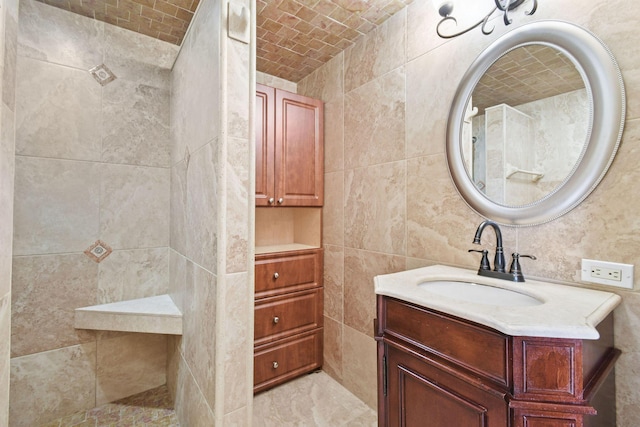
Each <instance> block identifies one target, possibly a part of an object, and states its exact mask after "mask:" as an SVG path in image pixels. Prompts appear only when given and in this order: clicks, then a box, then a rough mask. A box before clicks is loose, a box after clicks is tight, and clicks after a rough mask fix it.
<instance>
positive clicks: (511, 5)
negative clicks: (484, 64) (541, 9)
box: [434, 0, 538, 39]
mask: <svg viewBox="0 0 640 427" xmlns="http://www.w3.org/2000/svg"><path fill="white" fill-rule="evenodd" d="M473 1H475V0H473ZM494 1H495V4H496V5H495V6H494V7H493V8H492V9H491V11H490V12H489V13H487V14H486V16H484V17H483V18H482V19H481V20H479V21H478V22H476V23H475V24H472V25H471V26H470V27H468V28H466V29H464V30H462V31H458V32H456V33H452V34H445V33H443V32H442V31H441V29H440V27H441V26H442V24H444V23H445V22H453V23H454V24H455V25H457V24H458V21H457V19H456V18H454V17H453V16H452V15H451V14H452V13H453V1H451V0H447V1H445V2H441V1H438V0H435V1H434V3H436V4H438V3H439V4H440V6H438V13H439V14H440V16H442V20H441V21H440V22H438V25H437V26H436V32H437V33H438V35H439V36H440V37H442V38H443V39H451V38H453V37H457V36H459V35H461V34H464V33H467V32H469V31H471V30H473V29H474V28H476V27H478V26H480V25H482V28H481V29H482V33H483V34H485V35H486V34H491V33H492V32H493V29H494V27H492V28H487V23H488V22H489V19H490V18H491V17H492V16H493V14H494V13H496V11H497V12H498V13H502V14H503V19H504V25H509V24H511V22H512V20H511V18H509V12H510V11H512V10H514V9H516V8H517V7H518V6H520V5H521V4H522V3H525V2H526V1H527V0H494ZM532 1H533V6H532V7H531V10H527V11H525V15H533V14H534V13H536V9H537V8H538V0H532Z"/></svg>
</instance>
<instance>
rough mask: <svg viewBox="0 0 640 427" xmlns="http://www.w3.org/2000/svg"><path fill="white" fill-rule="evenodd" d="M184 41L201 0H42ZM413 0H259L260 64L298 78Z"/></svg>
mask: <svg viewBox="0 0 640 427" xmlns="http://www.w3.org/2000/svg"><path fill="white" fill-rule="evenodd" d="M38 1H41V2H43V3H46V4H49V5H51V6H55V7H58V8H61V9H64V10H68V11H70V12H74V13H78V14H80V15H84V16H87V17H89V18H94V19H97V20H99V21H103V22H107V23H109V24H113V25H116V26H118V27H122V28H126V29H128V30H132V31H135V32H138V33H141V34H145V35H148V36H151V37H154V38H157V39H160V40H164V41H166V42H169V43H173V44H176V45H180V44H181V43H182V39H183V38H184V36H185V34H186V32H187V28H188V27H189V24H190V22H191V18H193V14H194V12H195V10H196V8H197V7H198V3H199V2H200V0H38ZM412 1H413V0H256V6H257V11H258V16H257V69H258V71H262V72H264V73H268V74H271V75H274V76H277V77H281V78H283V79H286V80H289V81H292V82H298V81H299V80H300V79H302V78H303V77H305V76H306V75H308V74H309V73H311V72H312V71H313V70H315V69H316V68H318V67H319V66H321V65H322V64H324V63H325V62H327V61H328V60H329V59H331V58H333V57H334V56H335V55H336V54H338V53H340V52H341V51H342V50H344V49H345V48H347V47H349V46H350V45H352V44H353V42H354V41H355V39H357V38H358V37H359V36H361V35H363V34H366V33H367V32H369V31H371V30H372V29H374V28H375V27H376V26H377V25H380V24H381V23H382V22H384V21H385V20H386V19H387V18H389V17H390V16H391V15H393V14H394V13H396V12H398V11H399V10H400V9H402V8H403V7H405V6H406V5H407V4H409V3H411V2H412Z"/></svg>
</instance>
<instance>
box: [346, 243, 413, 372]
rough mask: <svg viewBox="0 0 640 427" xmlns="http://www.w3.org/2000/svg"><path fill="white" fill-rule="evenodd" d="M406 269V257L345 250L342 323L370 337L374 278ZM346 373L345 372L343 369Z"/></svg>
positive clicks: (373, 307)
mask: <svg viewBox="0 0 640 427" xmlns="http://www.w3.org/2000/svg"><path fill="white" fill-rule="evenodd" d="M403 270H405V258H404V257H400V256H394V255H385V254H380V253H375V252H367V251H361V250H356V249H348V248H347V249H345V252H344V283H345V284H348V285H346V286H345V288H344V324H345V325H346V326H349V327H351V328H353V329H355V330H357V331H358V332H360V333H362V334H365V335H367V336H370V337H372V338H373V319H375V318H376V295H375V284H374V282H373V278H374V277H375V276H377V275H379V274H388V273H396V272H398V271H403ZM345 375H346V372H345Z"/></svg>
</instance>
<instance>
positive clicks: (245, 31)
mask: <svg viewBox="0 0 640 427" xmlns="http://www.w3.org/2000/svg"><path fill="white" fill-rule="evenodd" d="M249 30H250V19H249V9H247V7H245V6H244V5H242V4H236V3H234V2H232V1H230V2H229V3H228V14H227V34H228V35H229V37H230V38H232V39H234V40H238V41H240V42H242V43H246V44H249V41H250V40H249V39H250V31H249Z"/></svg>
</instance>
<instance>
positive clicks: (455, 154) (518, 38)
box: [445, 20, 625, 227]
mask: <svg viewBox="0 0 640 427" xmlns="http://www.w3.org/2000/svg"><path fill="white" fill-rule="evenodd" d="M535 43H540V44H545V45H548V46H551V47H554V48H556V49H559V50H561V51H562V52H563V53H564V54H566V55H567V56H568V57H569V58H571V59H572V61H574V63H575V64H576V66H577V68H578V69H579V71H580V72H581V74H582V75H583V78H584V79H585V86H586V88H587V91H588V93H589V95H590V97H591V99H592V101H593V102H592V104H591V107H590V113H591V124H592V126H591V129H590V130H589V132H588V134H587V138H588V140H587V142H586V147H585V149H584V150H583V153H582V156H581V158H580V159H579V161H578V164H577V165H576V167H575V168H574V170H573V172H572V174H571V175H570V176H569V177H568V178H567V179H566V180H565V181H564V182H563V183H562V184H561V185H560V186H559V187H558V188H556V190H554V191H553V192H552V193H550V194H549V195H547V196H546V197H544V198H543V199H541V200H539V201H536V202H534V203H531V204H529V205H526V206H519V207H509V206H504V205H501V204H498V203H494V202H492V201H491V200H489V199H488V198H487V197H486V196H485V195H484V194H483V193H482V192H480V191H479V190H478V189H477V188H476V186H475V184H474V183H473V181H472V180H471V178H470V177H469V175H468V173H467V171H466V168H465V164H464V160H463V157H462V147H461V128H462V126H461V124H462V122H463V120H464V114H465V109H466V104H467V102H468V100H469V98H470V96H471V94H472V93H473V90H474V88H475V86H476V84H477V82H478V81H479V80H480V78H481V77H482V75H483V74H484V73H485V72H486V70H487V69H488V68H489V67H490V66H491V65H492V64H493V63H494V62H495V61H496V60H498V59H499V58H500V57H501V56H502V55H504V54H505V53H506V52H508V51H510V50H513V49H515V48H517V47H519V46H522V45H528V44H535ZM624 120H625V91H624V83H623V81H622V74H621V72H620V69H619V67H618V64H617V62H616V60H615V58H614V57H613V54H612V53H611V51H610V50H609V49H608V48H607V46H606V45H605V44H604V43H603V42H602V41H601V40H600V39H599V38H598V37H597V36H595V35H594V34H593V33H591V32H590V31H588V30H586V29H584V28H582V27H580V26H578V25H575V24H571V23H568V22H564V21H556V20H547V21H538V22H534V23H530V24H525V25H523V26H522V27H520V28H518V29H515V30H513V31H511V32H509V33H507V34H505V35H503V36H502V37H500V38H499V39H497V40H496V41H494V42H493V43H492V44H491V45H490V46H489V47H488V48H487V49H485V50H484V51H483V52H482V53H481V54H480V55H479V56H478V57H477V58H476V59H475V60H474V61H473V63H472V65H471V66H470V67H469V69H468V70H467V72H466V73H465V75H464V76H463V77H462V80H461V82H460V85H459V86H458V90H457V91H456V94H455V96H454V101H453V103H452V106H451V110H450V113H449V120H448V124H447V138H446V139H447V141H446V150H445V151H446V157H447V165H448V167H449V172H450V176H451V178H452V180H453V183H454V186H455V187H456V189H457V191H458V193H460V196H461V197H462V198H463V200H464V201H465V202H466V203H467V205H469V207H470V208H471V209H473V210H474V211H476V212H477V213H478V214H480V215H481V216H483V217H485V218H489V219H492V220H494V221H496V222H498V223H500V224H503V225H509V226H516V227H520V226H532V225H539V224H543V223H546V222H549V221H552V220H554V219H556V218H558V217H560V216H562V215H564V214H566V213H567V212H569V211H570V210H572V209H573V208H575V207H576V206H578V205H579V204H580V203H581V202H582V201H583V200H584V199H585V198H586V197H588V196H589V194H591V192H592V191H593V190H594V189H595V188H596V187H597V185H598V184H599V183H600V181H601V180H602V178H603V177H604V176H605V174H606V172H607V170H608V169H609V166H610V165H611V163H612V162H613V159H614V157H615V154H616V152H617V149H618V146H619V144H620V140H621V138H622V131H623V128H624Z"/></svg>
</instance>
